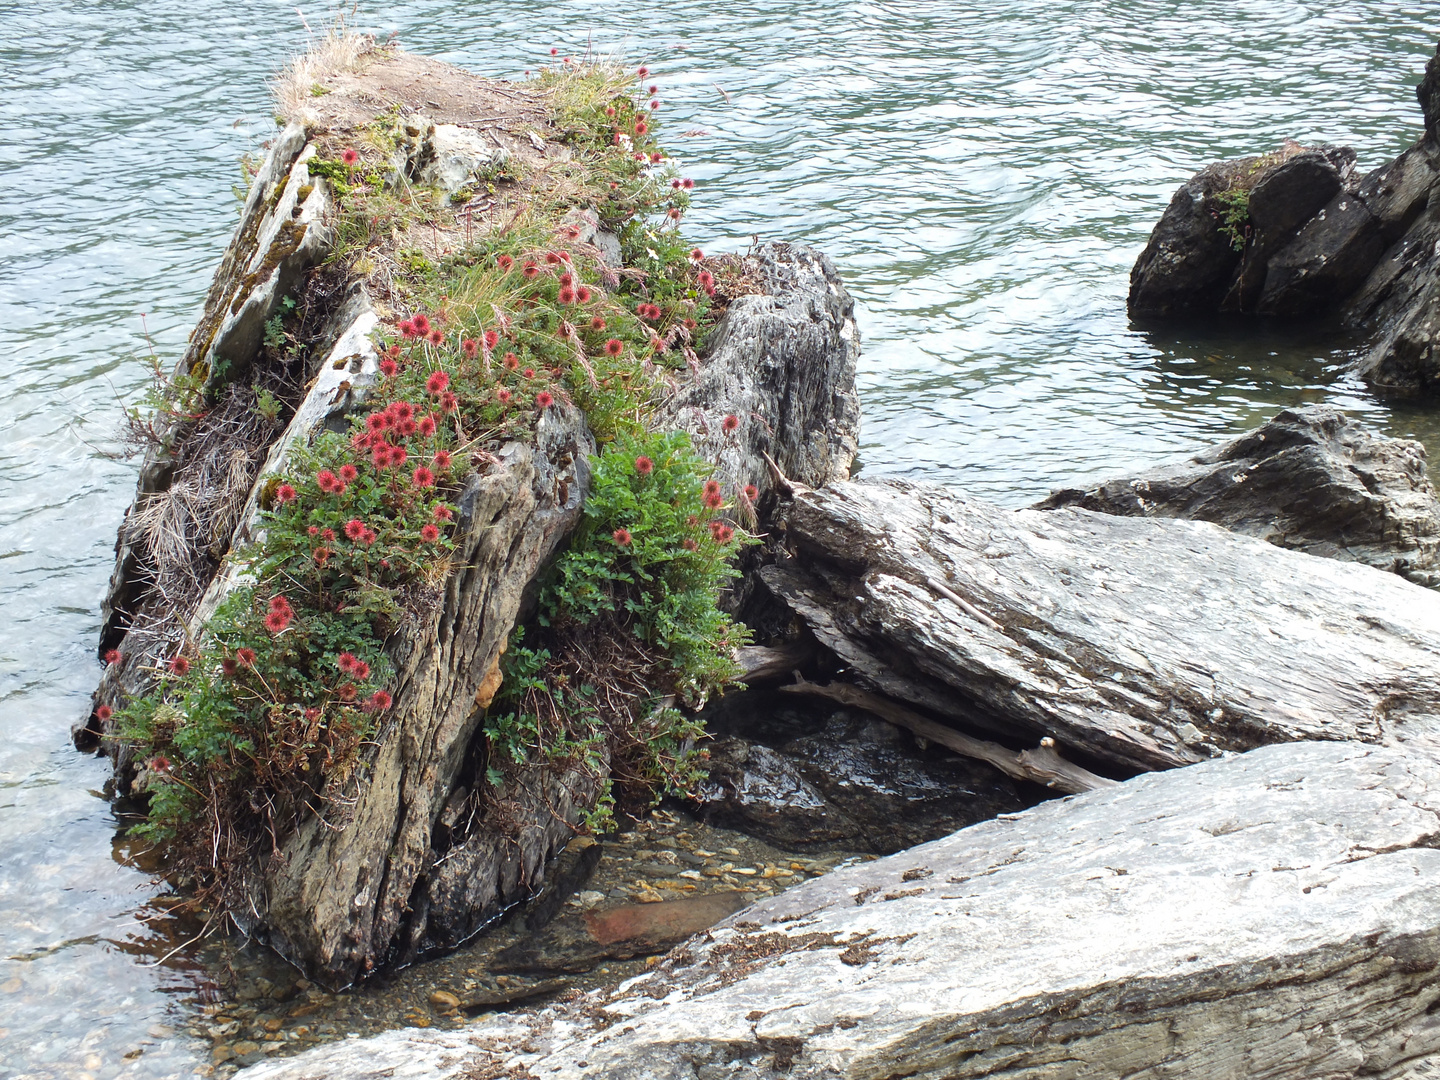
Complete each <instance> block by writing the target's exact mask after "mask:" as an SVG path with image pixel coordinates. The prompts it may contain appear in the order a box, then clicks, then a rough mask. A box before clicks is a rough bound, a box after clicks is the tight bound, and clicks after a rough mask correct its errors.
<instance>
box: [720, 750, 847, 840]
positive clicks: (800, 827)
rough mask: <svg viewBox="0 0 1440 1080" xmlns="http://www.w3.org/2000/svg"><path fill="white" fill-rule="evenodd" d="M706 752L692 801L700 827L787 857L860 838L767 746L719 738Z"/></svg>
mask: <svg viewBox="0 0 1440 1080" xmlns="http://www.w3.org/2000/svg"><path fill="white" fill-rule="evenodd" d="M709 751H710V763H709V776H708V778H707V779H706V780H705V782H704V783H702V784H701V785H700V789H699V792H698V797H697V798H698V801H699V803H700V806H701V811H700V812H701V814H702V815H703V816H704V818H705V820H706V821H709V822H711V823H712V824H715V825H719V826H721V827H723V828H727V829H737V830H739V831H740V832H745V833H749V834H750V835H752V836H759V837H761V838H762V839H764V840H767V841H769V842H770V843H772V844H774V845H776V846H777V847H782V848H786V849H788V850H791V851H800V850H803V849H805V848H807V847H809V846H811V845H814V844H833V843H834V842H835V841H837V840H841V839H844V838H847V837H852V836H856V835H858V834H859V833H860V831H861V827H860V825H859V823H857V822H856V821H854V820H853V819H852V818H851V817H850V816H849V815H847V814H845V813H842V812H841V811H840V810H838V809H837V808H836V807H834V806H832V805H831V804H830V803H829V802H828V801H827V800H826V798H825V796H823V795H821V794H820V792H818V791H816V790H815V787H814V785H812V784H811V783H810V782H809V781H808V780H806V779H805V777H803V776H801V775H800V770H799V769H797V768H796V767H795V765H794V764H793V763H792V762H790V761H789V760H787V759H786V758H785V757H784V755H782V754H778V753H776V752H775V751H774V750H772V749H770V748H769V747H768V746H763V745H760V744H759V743H750V742H746V741H745V740H744V739H737V738H723V739H717V740H715V742H714V743H712V744H711V745H710V747H709Z"/></svg>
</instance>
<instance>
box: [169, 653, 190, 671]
mask: <svg viewBox="0 0 1440 1080" xmlns="http://www.w3.org/2000/svg"><path fill="white" fill-rule="evenodd" d="M169 667H170V674H171V675H188V674H190V661H189V660H187V659H185V657H183V656H177V657H175V658H174V659H172V660H171V661H170V664H169Z"/></svg>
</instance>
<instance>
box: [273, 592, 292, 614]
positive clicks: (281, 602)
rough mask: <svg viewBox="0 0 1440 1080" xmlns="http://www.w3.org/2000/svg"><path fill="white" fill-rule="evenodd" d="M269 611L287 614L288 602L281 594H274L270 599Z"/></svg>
mask: <svg viewBox="0 0 1440 1080" xmlns="http://www.w3.org/2000/svg"><path fill="white" fill-rule="evenodd" d="M270 610H271V611H286V612H288V611H289V610H290V601H289V600H286V599H285V597H284V595H283V594H281V593H276V594H275V595H274V596H272V597H270Z"/></svg>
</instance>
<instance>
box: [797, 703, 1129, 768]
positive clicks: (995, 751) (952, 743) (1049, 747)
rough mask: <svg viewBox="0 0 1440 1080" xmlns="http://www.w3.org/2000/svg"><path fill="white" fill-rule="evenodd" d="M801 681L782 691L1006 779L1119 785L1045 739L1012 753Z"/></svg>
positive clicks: (903, 711) (899, 709)
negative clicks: (871, 721)
mask: <svg viewBox="0 0 1440 1080" xmlns="http://www.w3.org/2000/svg"><path fill="white" fill-rule="evenodd" d="M797 679H798V680H799V681H797V682H796V683H795V684H794V685H793V686H782V687H781V688H780V689H781V690H783V691H785V692H787V693H791V694H809V695H811V696H813V697H823V698H829V699H830V700H831V701H838V702H839V703H840V704H842V705H850V706H853V707H854V708H857V709H864V710H865V711H866V712H868V713H873V714H875V715H876V716H878V717H880V718H881V719H882V720H888V721H889V722H890V723H892V724H895V725H896V726H898V727H903V728H905V729H907V730H908V731H912V732H914V733H915V734H916V735H919V736H920V737H921V738H922V739H929V740H930V741H931V742H933V743H938V744H939V745H940V746H943V747H945V749H947V750H953V751H955V753H957V754H961V755H963V756H964V757H970V758H977V759H978V760H980V761H987V762H989V763H990V764H991V765H994V766H995V767H996V768H997V769H999V770H1000V771H1001V772H1003V773H1004V774H1005V775H1007V776H1012V777H1014V778H1015V779H1016V780H1029V781H1030V782H1032V783H1036V784H1041V785H1043V786H1045V787H1048V788H1054V789H1055V790H1056V791H1063V792H1065V793H1066V794H1068V795H1078V794H1079V793H1080V792H1082V791H1095V790H1096V789H1097V788H1105V787H1114V786H1115V784H1116V783H1117V781H1114V780H1111V779H1109V778H1108V777H1104V776H1096V775H1095V774H1094V773H1092V772H1090V771H1089V770H1088V769H1082V768H1081V767H1080V766H1079V765H1076V764H1074V763H1073V762H1069V761H1066V760H1065V759H1064V758H1062V757H1061V756H1060V755H1059V753H1057V752H1056V750H1055V740H1054V739H1050V738H1045V739H1041V740H1040V745H1039V746H1038V747H1037V748H1036V749H1034V750H1022V751H1015V750H1009V749H1007V748H1005V747H1003V746H1001V745H1000V744H999V743H992V742H986V741H984V740H983V739H972V738H971V737H970V736H968V735H962V734H961V733H960V732H958V731H956V730H955V729H954V728H950V727H946V726H945V725H944V724H939V723H936V722H935V721H934V720H931V719H929V718H928V717H924V716H921V715H920V714H919V713H915V712H911V711H910V710H909V709H907V708H905V707H904V706H902V705H897V704H896V703H895V702H893V701H891V700H889V699H888V698H883V697H881V696H880V695H879V694H872V693H870V692H869V691H866V690H861V689H860V688H859V687H858V686H851V685H850V684H848V683H830V684H829V685H828V686H821V685H819V684H818V683H812V682H806V681H805V680H804V679H803V678H799V677H798V676H797Z"/></svg>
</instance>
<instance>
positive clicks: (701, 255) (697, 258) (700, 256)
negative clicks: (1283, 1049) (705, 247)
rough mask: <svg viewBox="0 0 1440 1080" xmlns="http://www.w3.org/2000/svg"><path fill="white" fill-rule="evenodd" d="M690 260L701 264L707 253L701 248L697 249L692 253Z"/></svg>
mask: <svg viewBox="0 0 1440 1080" xmlns="http://www.w3.org/2000/svg"><path fill="white" fill-rule="evenodd" d="M690 258H692V259H694V260H695V261H696V262H699V261H700V260H701V259H703V258H705V253H704V252H703V251H701V250H700V249H699V248H695V249H694V250H692V251H691V252H690Z"/></svg>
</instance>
